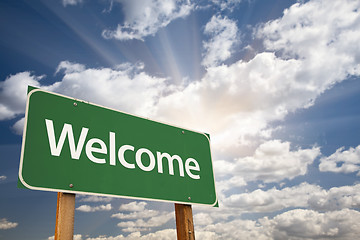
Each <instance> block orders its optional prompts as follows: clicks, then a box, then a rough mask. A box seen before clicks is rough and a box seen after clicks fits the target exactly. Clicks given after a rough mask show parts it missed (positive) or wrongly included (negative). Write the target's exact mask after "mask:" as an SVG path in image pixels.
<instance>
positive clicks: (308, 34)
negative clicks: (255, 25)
mask: <svg viewBox="0 0 360 240" xmlns="http://www.w3.org/2000/svg"><path fill="white" fill-rule="evenodd" d="M359 8H360V3H359V2H358V1H352V0H346V1H333V2H332V3H331V4H328V2H327V1H324V0H315V1H309V2H306V3H300V2H299V3H296V4H294V5H292V6H291V7H290V8H289V9H286V10H285V11H284V15H283V17H282V18H280V19H276V20H274V21H270V22H267V23H265V24H264V25H262V26H261V27H260V28H259V29H258V32H257V36H258V37H260V38H263V39H264V44H265V47H266V48H267V49H268V50H272V51H273V50H275V51H278V52H279V54H281V56H283V57H285V58H294V59H300V60H301V61H302V62H304V63H306V64H304V66H303V68H302V69H301V71H300V72H299V75H303V77H307V76H309V75H314V77H315V76H316V77H317V78H313V80H312V81H313V87H316V85H317V81H325V82H328V84H330V83H331V82H336V81H340V80H342V79H344V78H345V77H346V76H347V75H359V74H360V66H359V63H358V60H359V57H360V53H359V50H358V49H355V45H356V43H357V42H359V41H360V34H359V31H360V30H359V29H360V28H359V27H360V21H359V19H360V16H359V14H358V10H359ZM354 44H355V45H354ZM325 63H326V64H325ZM320 66H321V68H320ZM324 78H326V79H324ZM309 87H311V85H310V86H309ZM326 87H328V86H326V85H323V87H322V88H320V89H319V91H323V90H324V88H326Z"/></svg>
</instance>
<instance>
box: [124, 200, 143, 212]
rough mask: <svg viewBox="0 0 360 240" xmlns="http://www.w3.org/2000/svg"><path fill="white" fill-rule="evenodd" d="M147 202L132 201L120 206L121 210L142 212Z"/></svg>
mask: <svg viewBox="0 0 360 240" xmlns="http://www.w3.org/2000/svg"><path fill="white" fill-rule="evenodd" d="M146 205H147V203H146V202H130V203H127V204H122V205H121V206H120V207H119V210H120V211H129V212H140V211H144V210H145V206H146Z"/></svg>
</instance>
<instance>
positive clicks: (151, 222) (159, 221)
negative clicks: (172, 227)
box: [117, 212, 175, 232]
mask: <svg viewBox="0 0 360 240" xmlns="http://www.w3.org/2000/svg"><path fill="white" fill-rule="evenodd" d="M171 219H173V220H174V219H175V213H173V212H169V213H166V212H161V213H159V215H157V216H154V217H151V218H149V219H148V220H144V219H138V220H136V221H123V222H120V223H118V224H117V226H118V227H121V228H123V231H125V232H133V231H134V229H135V230H138V229H143V230H144V231H148V230H149V228H152V227H160V226H162V225H164V224H165V223H167V222H168V221H170V220H171Z"/></svg>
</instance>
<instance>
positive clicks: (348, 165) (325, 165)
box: [319, 145, 360, 175]
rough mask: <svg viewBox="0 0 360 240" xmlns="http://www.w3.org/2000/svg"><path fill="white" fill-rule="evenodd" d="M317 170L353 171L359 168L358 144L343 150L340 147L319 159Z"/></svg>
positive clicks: (359, 148) (359, 147)
mask: <svg viewBox="0 0 360 240" xmlns="http://www.w3.org/2000/svg"><path fill="white" fill-rule="evenodd" d="M319 170H320V171H322V172H336V173H353V172H358V175H359V170H360V145H359V146H357V147H356V148H352V147H350V148H349V150H344V147H341V148H339V149H337V150H336V152H335V153H333V154H331V155H330V156H328V157H322V158H321V159H320V165H319Z"/></svg>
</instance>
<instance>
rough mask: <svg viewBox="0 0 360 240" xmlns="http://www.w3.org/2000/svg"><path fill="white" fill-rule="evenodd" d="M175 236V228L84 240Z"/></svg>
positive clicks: (147, 239)
mask: <svg viewBox="0 0 360 240" xmlns="http://www.w3.org/2000/svg"><path fill="white" fill-rule="evenodd" d="M175 238H176V231H175V229H164V230H160V231H156V232H153V233H148V234H145V235H142V234H141V233H140V232H133V233H131V234H129V235H128V236H126V237H125V236H123V235H118V236H99V237H96V238H86V240H141V239H143V240H173V239H175Z"/></svg>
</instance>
